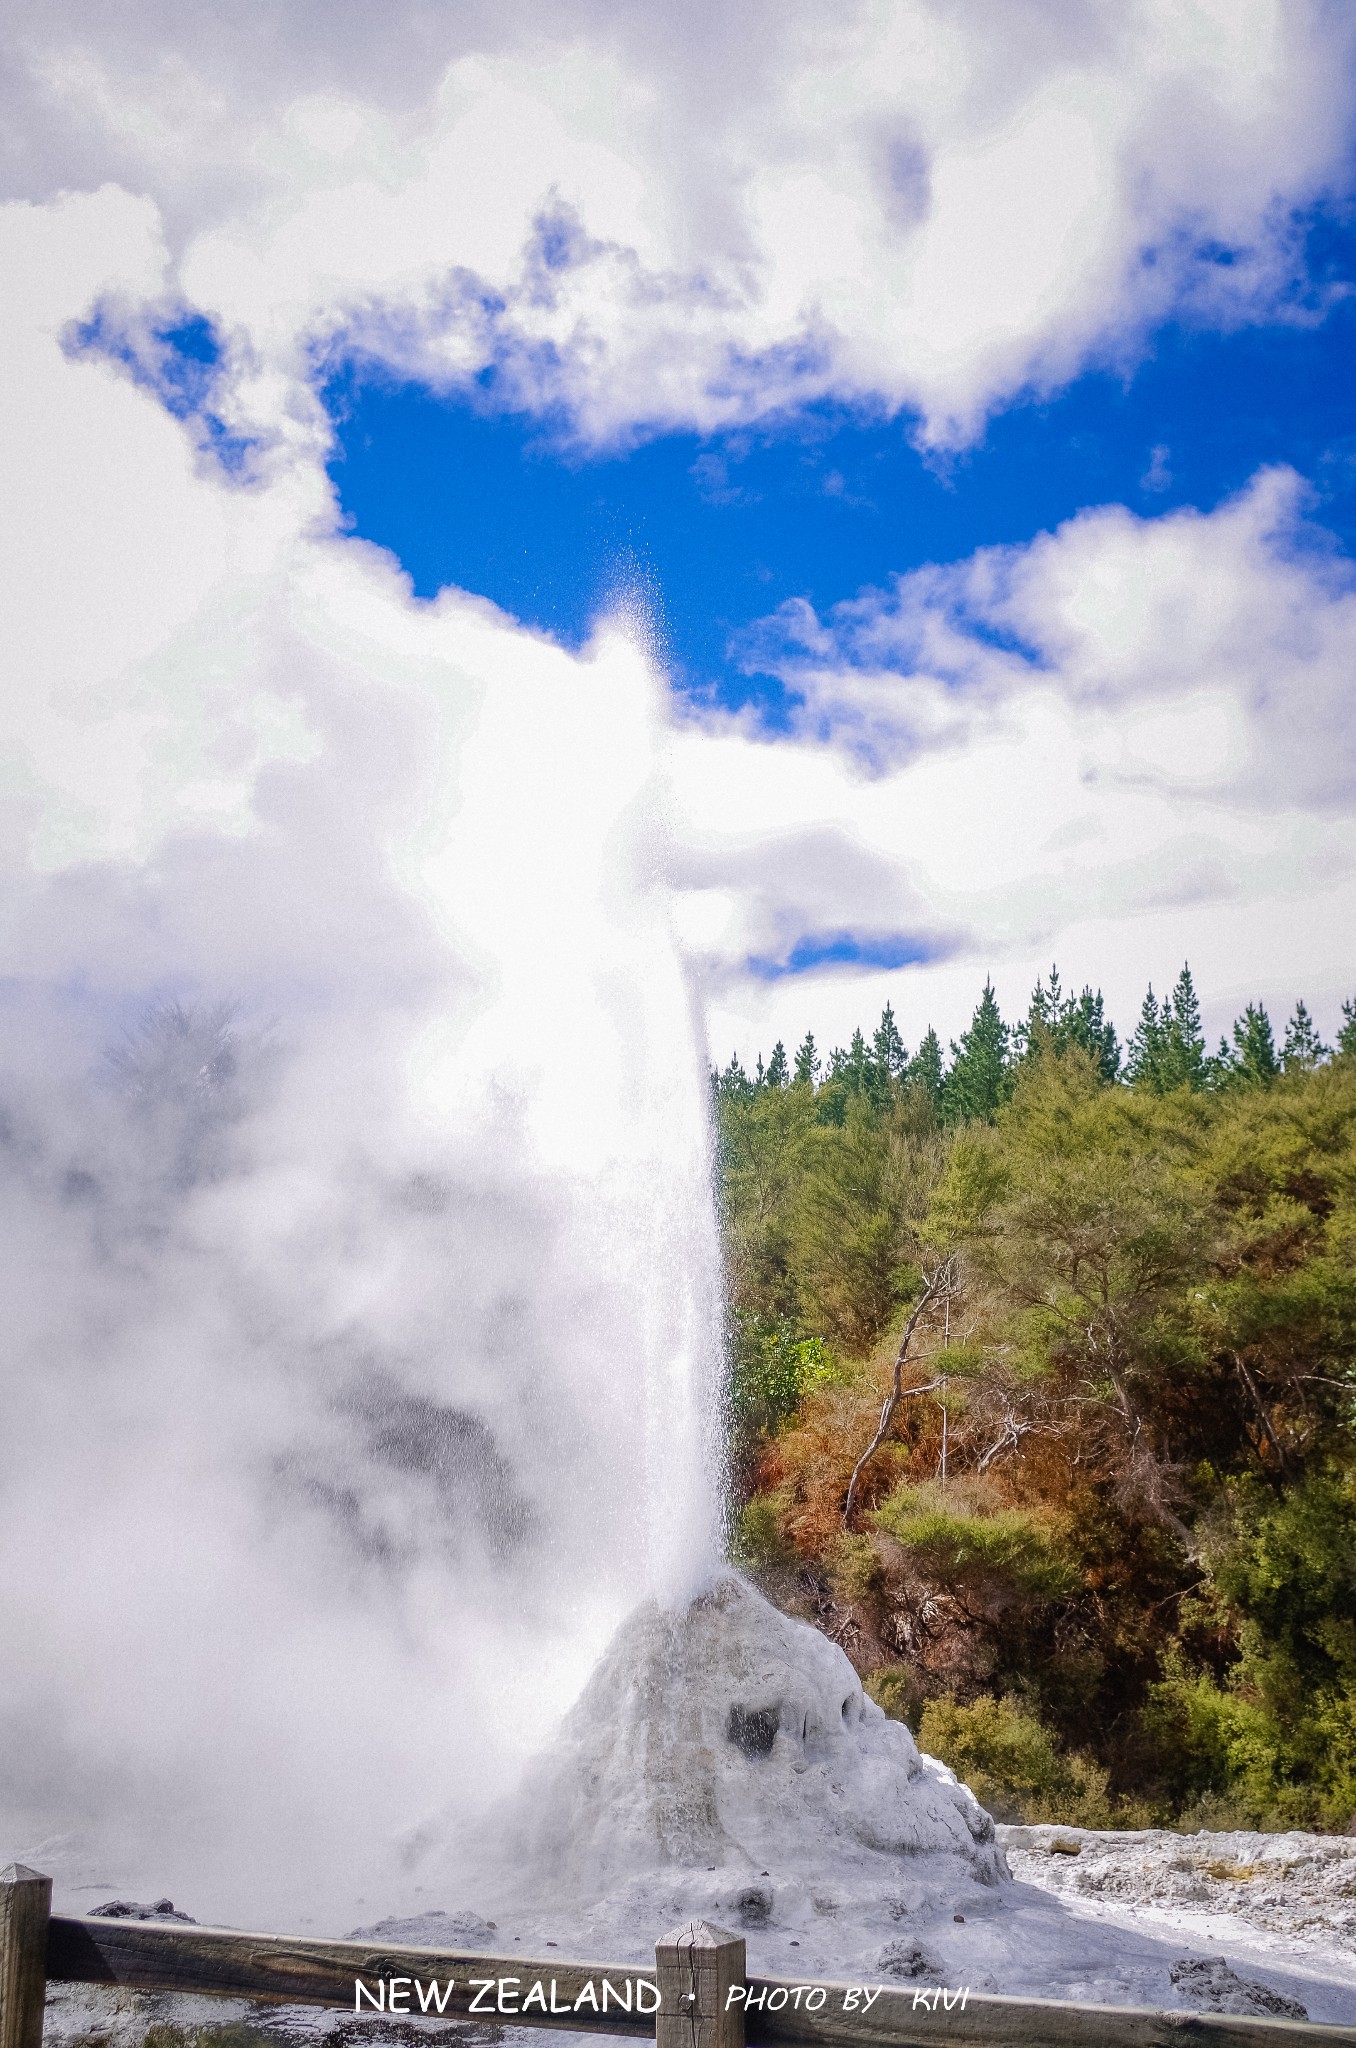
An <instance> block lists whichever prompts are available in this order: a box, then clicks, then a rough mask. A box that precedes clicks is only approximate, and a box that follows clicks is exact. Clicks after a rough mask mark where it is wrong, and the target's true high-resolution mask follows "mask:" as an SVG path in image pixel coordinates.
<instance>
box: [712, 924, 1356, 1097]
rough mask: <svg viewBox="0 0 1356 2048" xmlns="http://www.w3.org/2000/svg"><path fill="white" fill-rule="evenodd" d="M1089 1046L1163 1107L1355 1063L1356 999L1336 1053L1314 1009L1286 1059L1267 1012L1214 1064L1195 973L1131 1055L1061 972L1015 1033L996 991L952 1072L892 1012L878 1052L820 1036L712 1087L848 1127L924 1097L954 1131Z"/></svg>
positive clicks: (1107, 1076)
mask: <svg viewBox="0 0 1356 2048" xmlns="http://www.w3.org/2000/svg"><path fill="white" fill-rule="evenodd" d="M1070 1046H1079V1047H1081V1048H1082V1049H1083V1051H1084V1052H1086V1053H1087V1055H1088V1057H1089V1058H1090V1059H1091V1060H1092V1062H1093V1064H1094V1065H1095V1067H1096V1069H1097V1072H1098V1074H1099V1075H1100V1076H1101V1078H1102V1079H1103V1080H1104V1081H1116V1080H1120V1081H1123V1082H1125V1083H1126V1084H1128V1085H1129V1086H1131V1087H1140V1088H1149V1089H1152V1090H1153V1092H1154V1093H1155V1094H1158V1095H1164V1094H1168V1093H1170V1092H1171V1090H1172V1089H1174V1088H1192V1089H1204V1088H1223V1087H1230V1086H1235V1085H1238V1084H1240V1083H1241V1084H1244V1085H1247V1084H1250V1083H1256V1084H1258V1085H1259V1086H1262V1087H1266V1086H1268V1085H1269V1084H1270V1083H1271V1082H1272V1081H1274V1080H1276V1079H1277V1077H1278V1076H1279V1075H1281V1074H1292V1073H1296V1072H1307V1071H1308V1070H1309V1069H1310V1068H1312V1067H1316V1066H1319V1065H1321V1064H1322V1063H1323V1062H1324V1061H1325V1060H1329V1059H1332V1058H1333V1057H1334V1053H1335V1052H1340V1053H1352V1052H1356V999H1353V1000H1352V1001H1350V1002H1345V1003H1343V1005H1342V1024H1341V1028H1340V1029H1339V1031H1338V1033H1337V1044H1336V1047H1332V1046H1327V1045H1325V1044H1324V1043H1323V1041H1322V1039H1321V1038H1320V1037H1319V1034H1318V1031H1317V1028H1316V1027H1315V1024H1314V1021H1313V1018H1312V1016H1311V1015H1310V1013H1309V1010H1308V1007H1307V1005H1306V1004H1305V1003H1304V1002H1303V1001H1302V1000H1301V1001H1299V1002H1297V1003H1296V1005H1295V1008H1294V1012H1293V1014H1292V1015H1291V1017H1290V1020H1289V1022H1288V1023H1287V1025H1286V1027H1285V1036H1284V1038H1283V1039H1282V1041H1281V1044H1280V1046H1279V1048H1278V1046H1277V1044H1276V1036H1275V1032H1274V1030H1273V1028H1272V1023H1271V1019H1270V1017H1269V1016H1268V1014H1267V1011H1266V1008H1265V1006H1264V1005H1263V1004H1261V1003H1249V1004H1248V1005H1247V1007H1246V1009H1245V1010H1244V1011H1243V1014H1242V1015H1241V1016H1240V1017H1238V1018H1236V1019H1235V1020H1234V1025H1233V1029H1232V1031H1231V1032H1230V1033H1229V1034H1228V1035H1226V1036H1223V1037H1221V1039H1220V1041H1219V1047H1218V1049H1217V1051H1215V1052H1214V1053H1211V1052H1210V1051H1209V1050H1208V1048H1207V1045H1206V1039H1205V1034H1204V1031H1203V1030H1202V1027H1201V1007H1200V1002H1199V1000H1198V998H1197V995H1196V987H1195V983H1194V981H1193V980H1192V975H1191V968H1190V965H1189V964H1184V965H1183V967H1182V971H1181V973H1180V974H1179V975H1178V977H1177V980H1176V983H1175V985H1174V987H1173V989H1172V992H1171V994H1170V995H1168V996H1166V997H1165V998H1164V999H1163V1001H1162V1002H1161V1003H1160V1001H1159V1000H1158V998H1157V997H1156V996H1155V994H1154V991H1153V987H1152V984H1151V985H1150V987H1149V990H1148V993H1147V994H1146V996H1145V998H1144V1002H1143V1005H1142V1007H1141V1009H1140V1013H1139V1021H1138V1022H1137V1024H1136V1025H1135V1029H1134V1031H1133V1033H1132V1034H1131V1037H1130V1040H1129V1042H1128V1044H1127V1045H1126V1046H1125V1048H1124V1051H1122V1047H1121V1042H1120V1039H1119V1037H1118V1036H1117V1033H1116V1027H1115V1025H1114V1024H1112V1023H1111V1022H1110V1021H1109V1019H1108V1018H1107V1016H1106V1012H1105V1006H1104V1003H1103V999H1102V992H1101V990H1100V989H1098V991H1097V993H1096V994H1095V995H1094V994H1093V992H1092V989H1091V988H1090V987H1085V988H1084V989H1083V992H1082V994H1081V995H1077V996H1075V995H1073V994H1066V992H1065V991H1064V989H1063V987H1062V985H1061V982H1060V975H1059V968H1058V966H1054V967H1052V968H1051V969H1050V973H1049V976H1048V978H1047V979H1046V980H1045V981H1043V982H1039V983H1038V984H1037V986H1036V988H1035V989H1034V990H1033V991H1032V996H1031V1002H1030V1006H1029V1008H1028V1010H1027V1014H1026V1016H1025V1017H1024V1018H1023V1019H1022V1020H1021V1021H1020V1022H1019V1023H1018V1024H1016V1025H1009V1024H1007V1023H1005V1022H1004V1020H1003V1016H1002V1013H1001V1011H1000V1010H999V1007H998V998H997V997H996V995H995V994H994V990H993V984H992V982H991V981H986V982H985V984H984V993H983V994H982V995H981V997H980V999H979V1002H978V1003H977V1005H976V1007H975V1013H974V1016H973V1017H972V1018H971V1020H970V1024H969V1027H968V1029H967V1030H965V1031H963V1032H962V1033H961V1036H960V1039H959V1040H955V1039H953V1040H952V1041H951V1058H950V1062H949V1063H948V1062H947V1060H946V1059H945V1056H944V1054H943V1051H942V1043H941V1040H940V1039H939V1038H938V1036H937V1033H936V1031H935V1030H934V1029H933V1027H932V1026H931V1025H929V1026H928V1028H927V1030H926V1031H925V1032H924V1034H923V1036H922V1038H921V1039H920V1041H919V1044H918V1047H917V1050H916V1051H915V1052H914V1053H913V1054H912V1055H910V1054H909V1052H908V1050H907V1048H906V1047H905V1044H904V1041H903V1039H902V1038H901V1036H900V1032H899V1026H898V1024H897V1023H896V1021H895V1014H894V1011H893V1009H892V1008H891V1006H890V1005H889V1004H888V1003H887V1004H886V1006H885V1008H884V1010H883V1011H882V1012H881V1020H880V1023H879V1024H878V1025H877V1026H876V1029H875V1031H874V1032H873V1033H872V1035H871V1038H870V1040H868V1039H867V1038H866V1036H865V1034H864V1033H863V1032H862V1030H861V1029H860V1028H859V1029H858V1030H856V1031H854V1032H853V1034H852V1039H851V1042H850V1044H849V1045H848V1046H847V1047H846V1049H845V1048H844V1047H842V1046H835V1047H834V1048H833V1050H832V1051H831V1052H830V1054H829V1056H828V1060H827V1063H826V1062H825V1061H824V1060H823V1059H822V1058H821V1056H820V1052H819V1048H818V1046H817V1045H816V1044H815V1039H814V1033H813V1032H811V1031H807V1032H806V1034H805V1037H804V1038H803V1039H802V1041H801V1043H800V1045H799V1046H798V1047H797V1050H796V1054H795V1058H794V1060H793V1061H790V1062H789V1061H788V1059H787V1055H786V1047H785V1046H784V1045H783V1044H782V1043H781V1041H780V1040H779V1041H778V1042H777V1044H776V1045H775V1046H774V1047H773V1048H772V1055H771V1057H770V1059H769V1060H768V1062H767V1064H766V1066H765V1065H764V1063H763V1056H762V1054H761V1053H759V1055H758V1057H757V1061H756V1064H755V1067H754V1071H753V1073H752V1074H749V1073H747V1072H746V1071H745V1069H744V1067H743V1065H742V1064H741V1062H740V1059H739V1056H738V1054H734V1055H732V1056H731V1059H730V1064H729V1065H728V1066H727V1067H726V1068H725V1069H724V1071H723V1072H716V1073H713V1074H712V1077H711V1079H712V1086H713V1087H714V1089H715V1090H716V1093H717V1094H718V1095H719V1096H721V1097H724V1098H727V1099H731V1100H736V1101H748V1100H749V1099H750V1097H751V1096H753V1095H754V1094H756V1093H757V1091H758V1090H759V1089H760V1088H785V1087H787V1086H789V1085H791V1084H792V1083H793V1082H794V1083H797V1084H799V1085H800V1086H802V1087H806V1086H808V1087H810V1088H812V1089H814V1090H815V1091H816V1092H817V1093H818V1092H819V1091H820V1090H821V1089H823V1090H825V1091H827V1092H826V1094H825V1099H824V1104H823V1111H824V1113H825V1114H828V1115H835V1116H839V1117H841V1106H842V1104H843V1103H844V1102H845V1100H846V1099H847V1098H848V1097H850V1096H853V1095H862V1094H865V1095H866V1096H867V1097H868V1098H870V1099H871V1100H873V1101H874V1102H876V1103H877V1104H879V1105H883V1104H884V1103H885V1102H886V1101H888V1100H889V1098H890V1097H891V1096H892V1095H893V1094H895V1093H897V1092H899V1091H901V1090H908V1089H915V1090H917V1091H918V1092H919V1094H920V1095H921V1096H923V1097H924V1098H925V1099H926V1100H927V1101H928V1102H930V1103H931V1104H932V1106H933V1108H934V1110H935V1111H936V1113H937V1115H938V1116H939V1117H940V1118H941V1119H942V1120H943V1121H944V1122H947V1123H965V1122H968V1121H971V1120H972V1119H975V1118H983V1119H985V1120H986V1121H988V1120H991V1119H992V1118H993V1116H994V1114H995V1113H996V1111H997V1110H998V1109H999V1107H1000V1106H1001V1105H1002V1103H1004V1102H1005V1101H1006V1100H1007V1099H1008V1097H1009V1095H1010V1094H1011V1093H1012V1090H1013V1088H1014V1087H1015V1085H1016V1081H1017V1076H1018V1074H1019V1073H1020V1071H1021V1069H1022V1067H1023V1066H1024V1065H1025V1064H1028V1063H1029V1062H1030V1061H1032V1060H1034V1059H1037V1058H1039V1057H1040V1055H1041V1053H1042V1052H1043V1051H1045V1050H1047V1049H1048V1050H1051V1051H1056V1052H1058V1051H1064V1050H1066V1049H1067V1048H1068V1047H1070Z"/></svg>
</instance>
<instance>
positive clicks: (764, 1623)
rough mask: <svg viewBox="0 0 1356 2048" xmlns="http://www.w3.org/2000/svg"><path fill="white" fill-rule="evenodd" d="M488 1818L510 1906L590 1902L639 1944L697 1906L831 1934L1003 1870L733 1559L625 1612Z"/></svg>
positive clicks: (607, 1933) (917, 1764) (989, 1827)
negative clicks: (514, 1788) (666, 1596)
mask: <svg viewBox="0 0 1356 2048" xmlns="http://www.w3.org/2000/svg"><path fill="white" fill-rule="evenodd" d="M492 1819H493V1832H494V1841H495V1844H496V1848H497V1852H498V1857H499V1860H500V1865H501V1870H500V1874H499V1876H498V1879H497V1881H496V1878H495V1876H494V1874H493V1873H492V1870H490V1871H487V1872H486V1874H485V1876H484V1878H483V1879H482V1885H483V1887H484V1894H485V1896H487V1897H489V1898H490V1899H492V1900H502V1902H503V1903H502V1904H501V1907H500V1910H501V1911H503V1912H508V1911H510V1910H511V1909H513V1910H516V1911H517V1912H518V1913H520V1914H521V1913H522V1911H523V1910H525V1909H526V1910H527V1911H528V1912H530V1913H531V1914H533V1915H534V1916H536V1915H541V1914H548V1915H549V1914H550V1913H551V1912H552V1911H554V1912H556V1913H557V1914H559V1915H561V1916H562V1918H563V1917H564V1916H565V1915H566V1914H568V1915H570V1916H571V1917H573V1916H576V1915H579V1914H581V1913H582V1915H583V1916H584V1921H585V1925H587V1926H589V1927H590V1931H592V1932H594V1933H595V1934H596V1938H597V1939H598V1940H607V1939H610V1940H611V1941H613V1942H614V1943H615V1942H616V1941H617V1940H624V1941H630V1943H631V1944H632V1945H633V1946H635V1947H637V1948H638V1949H643V1947H644V1943H645V1941H646V1939H647V1937H648V1940H649V1941H650V1943H651V1944H652V1943H653V1941H654V1937H655V1933H656V1932H657V1931H658V1930H661V1929H663V1928H665V1927H667V1926H670V1925H672V1924H673V1923H674V1922H676V1921H679V1920H682V1919H684V1918H687V1917H690V1916H692V1915H694V1914H697V1915H701V1916H703V1917H707V1918H711V1919H715V1920H717V1921H720V1922H723V1923H725V1924H727V1925H730V1926H734V1927H746V1928H750V1929H755V1928H756V1929H762V1928H766V1927H768V1926H770V1925H775V1926H777V1927H779V1928H781V1929H782V1930H783V1931H785V1930H796V1929H801V1928H805V1927H810V1926H816V1925H817V1929H818V1932H819V1935H820V1938H821V1939H831V1937H830V1936H829V1934H828V1929H829V1927H831V1925H832V1922H833V1921H834V1919H835V1918H836V1917H837V1916H838V1915H840V1914H841V1915H843V1916H844V1917H845V1918H846V1919H847V1920H848V1921H850V1922H851V1923H852V1924H853V1926H854V1927H855V1928H859V1927H860V1925H861V1924H862V1923H863V1922H865V1923H866V1924H868V1925H869V1924H870V1923H872V1922H873V1921H877V1920H878V1921H880V1922H881V1923H882V1925H883V1926H885V1927H889V1926H891V1925H895V1926H897V1925H898V1924H899V1923H909V1924H917V1923H919V1922H920V1921H924V1920H927V1919H930V1918H933V1917H935V1916H936V1915H937V1914H938V1913H939V1912H940V1911H941V1910H942V1909H943V1908H945V1910H946V1912H947V1913H948V1914H950V1913H951V1912H952V1910H953V1909H954V1908H955V1907H956V1906H957V1905H958V1904H959V1903H960V1902H961V1901H966V1902H968V1901H970V1900H971V1899H973V1898H974V1897H975V1895H976V1894H977V1893H980V1892H982V1891H983V1890H984V1889H985V1888H989V1889H991V1888H992V1887H993V1886H994V1885H995V1884H997V1883H998V1882H999V1881H1000V1880H1001V1879H1002V1878H1004V1877H1006V1875H1007V1870H1006V1865H1005V1863H1004V1861H1003V1855H1002V1852H1001V1850H999V1849H998V1848H997V1847H996V1846H995V1843H994V1830H993V1822H992V1821H991V1820H990V1818H989V1816H988V1815H987V1814H986V1813H985V1812H984V1811H983V1809H982V1808H981V1807H980V1806H979V1804H978V1802H977V1801H976V1800H975V1798H974V1796H973V1794H972V1793H970V1792H969V1791H968V1790H967V1789H966V1788H965V1786H963V1785H961V1784H959V1783H958V1782H957V1781H956V1779H955V1778H954V1777H953V1776H952V1774H951V1772H950V1771H948V1770H947V1769H946V1768H945V1766H944V1765H942V1764H939V1763H936V1762H935V1761H934V1760H933V1759H932V1758H930V1757H924V1756H921V1755H920V1754H919V1752H918V1749H917V1747H916V1745H915V1743H914V1741H913V1737H912V1736H911V1735H910V1734H909V1731H908V1729H907V1728H905V1727H904V1726H902V1724H901V1723H899V1722H898V1721H891V1720H887V1718H886V1716H885V1715H884V1714H883V1713H882V1712H881V1709H880V1708H879V1707H878V1706H877V1705H876V1704H875V1702H874V1701H873V1700H871V1699H868V1698H867V1697H866V1695H865V1694H864V1693H863V1691H862V1688H861V1684H860V1682H859V1680H858V1678H857V1674H856V1673H855V1671H854V1670H853V1668H852V1666H851V1665H850V1664H849V1662H848V1660H847V1658H846V1657H845V1656H844V1655H843V1652H842V1651H841V1650H840V1649H838V1648H837V1646H836V1645H835V1644H833V1643H831V1642H829V1641H828V1640H827V1638H826V1637H824V1636H823V1635H821V1634H820V1633H819V1632H818V1630H816V1629H813V1628H811V1627H809V1626H808V1625H807V1624H806V1623H805V1622H801V1621H794V1620H791V1619H789V1618H788V1617H787V1616H786V1615H784V1614H781V1613H779V1612H778V1611H777V1609H776V1608H774V1607H772V1606H771V1605H770V1604H769V1603H768V1602H767V1601H766V1600H765V1599H764V1598H763V1597H762V1595H761V1594H759V1593H757V1592H756V1591H755V1590H754V1589H753V1588H752V1587H751V1586H749V1585H747V1584H746V1583H745V1582H744V1581H743V1580H741V1579H738V1578H736V1577H735V1576H733V1575H732V1574H726V1575H722V1576H721V1577H719V1578H718V1579H717V1580H716V1581H715V1582H714V1583H713V1584H712V1585H711V1586H710V1588H709V1589H707V1590H706V1591H705V1592H703V1593H701V1594H699V1595H698V1596H697V1597H696V1598H695V1599H693V1600H691V1601H690V1602H687V1603H679V1604H661V1603H659V1602H657V1601H651V1602H647V1603H646V1604H645V1605H644V1606H642V1607H641V1608H640V1609H639V1610H638V1611H637V1612H636V1613H635V1614H633V1615H632V1616H631V1617H630V1619H629V1620H628V1621H627V1622H626V1623H624V1624H623V1626H622V1627H621V1628H620V1629H619V1630H618V1632H617V1634H616V1636H615V1637H614V1638H613V1641H612V1642H611V1644H610V1645H609V1647H608V1649H607V1651H606V1652H605V1654H604V1656H603V1657H602V1659H601V1660H600V1662H599V1664H598V1665H597V1668H596V1669H595V1670H594V1672H593V1675H592V1676H591V1678H590V1679H589V1682H588V1684H587V1686H586V1687H585V1689H584V1692H583V1694H582V1695H581V1697H580V1699H579V1700H578V1701H577V1702H576V1704H575V1705H574V1707H573V1708H572V1709H571V1710H570V1712H569V1714H568V1715H567V1717H566V1719H565V1722H564V1725H563V1727H562V1728H561V1731H560V1733H559V1735H558V1736H557V1738H556V1740H555V1742H554V1743H553V1744H552V1745H551V1747H550V1749H549V1750H548V1751H547V1752H546V1753H545V1754H544V1755H543V1756H542V1757H540V1758H539V1759H538V1760H537V1761H536V1762H535V1763H534V1765H533V1766H532V1767H531V1768H530V1770H529V1772H528V1774H527V1777H526V1780H525V1783H524V1785H523V1787H522V1789H521V1791H520V1792H519V1794H518V1795H517V1797H516V1798H515V1799H514V1800H513V1801H512V1802H510V1803H509V1804H508V1806H507V1807H505V1808H504V1809H503V1810H502V1811H500V1812H499V1813H496V1814H495V1815H494V1816H493V1817H492ZM856 1939H858V1940H860V1934H858V1935H857V1937H856Z"/></svg>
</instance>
